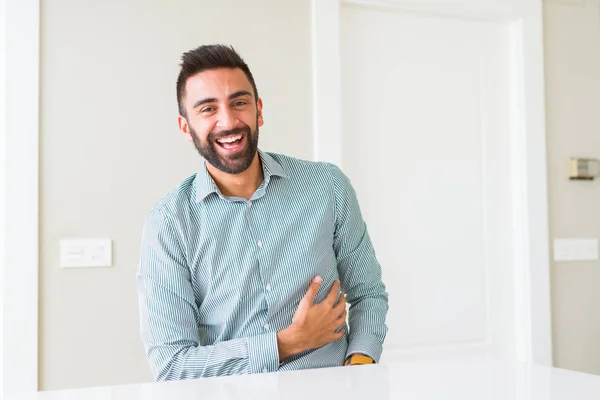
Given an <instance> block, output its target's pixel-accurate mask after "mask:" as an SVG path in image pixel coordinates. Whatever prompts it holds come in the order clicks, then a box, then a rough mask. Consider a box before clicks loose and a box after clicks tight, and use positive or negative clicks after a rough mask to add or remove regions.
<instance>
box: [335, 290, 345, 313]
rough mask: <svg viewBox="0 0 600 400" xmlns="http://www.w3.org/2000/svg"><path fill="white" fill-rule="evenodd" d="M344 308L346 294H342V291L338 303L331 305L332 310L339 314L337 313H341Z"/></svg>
mask: <svg viewBox="0 0 600 400" xmlns="http://www.w3.org/2000/svg"><path fill="white" fill-rule="evenodd" d="M345 309H346V296H344V293H342V294H341V295H340V298H339V300H338V303H337V304H336V305H335V306H333V310H334V311H335V312H337V313H338V315H339V313H341V312H342V310H345Z"/></svg>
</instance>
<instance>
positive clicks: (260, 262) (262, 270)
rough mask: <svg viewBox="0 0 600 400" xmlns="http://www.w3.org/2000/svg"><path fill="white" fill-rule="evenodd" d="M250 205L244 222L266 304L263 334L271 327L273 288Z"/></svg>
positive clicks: (249, 203)
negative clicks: (250, 241)
mask: <svg viewBox="0 0 600 400" xmlns="http://www.w3.org/2000/svg"><path fill="white" fill-rule="evenodd" d="M252 205H253V201H252V200H249V201H247V202H246V206H247V207H246V222H247V224H248V228H249V230H250V236H251V238H252V243H253V246H254V249H255V251H254V254H255V256H256V265H257V268H258V275H259V278H260V282H261V286H262V292H263V295H264V298H263V300H264V302H265V304H266V307H265V309H266V315H265V321H264V324H263V330H264V332H265V333H266V332H269V331H271V329H272V327H271V325H270V323H269V317H270V306H271V300H272V299H271V294H272V291H273V288H272V286H271V283H270V282H268V279H267V278H268V271H267V269H266V267H267V265H266V263H265V262H264V256H263V254H264V243H263V240H264V238H262V237H261V236H260V234H259V232H258V230H257V228H256V225H255V224H254V222H253V220H252Z"/></svg>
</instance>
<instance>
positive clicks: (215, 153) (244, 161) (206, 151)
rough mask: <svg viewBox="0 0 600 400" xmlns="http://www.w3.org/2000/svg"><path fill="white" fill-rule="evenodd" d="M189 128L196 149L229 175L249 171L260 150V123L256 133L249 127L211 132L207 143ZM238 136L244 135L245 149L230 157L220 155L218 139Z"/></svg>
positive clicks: (214, 165)
mask: <svg viewBox="0 0 600 400" xmlns="http://www.w3.org/2000/svg"><path fill="white" fill-rule="evenodd" d="M189 128H190V133H191V135H192V139H193V140H194V147H196V150H198V153H200V155H201V156H202V157H203V158H204V159H205V160H206V161H207V162H209V163H210V164H211V165H212V166H213V167H215V168H217V169H219V170H220V171H223V172H225V173H227V174H234V175H237V174H241V173H242V172H244V171H245V170H247V169H248V168H249V167H250V165H251V164H252V161H253V160H254V156H255V155H256V152H257V150H258V121H257V124H256V130H255V131H254V132H252V131H251V129H250V127H249V126H248V125H245V126H243V127H241V128H235V129H231V130H228V131H218V132H210V133H209V134H208V137H207V138H206V141H205V142H202V141H201V140H200V138H198V135H197V134H196V131H194V129H193V128H192V127H191V126H190V127H189ZM237 134H242V140H245V143H244V147H243V148H242V149H240V150H239V151H238V152H236V153H234V154H230V155H228V156H225V155H223V154H222V153H220V152H219V150H218V148H217V147H218V146H219V144H217V139H219V138H222V137H225V136H229V135H237Z"/></svg>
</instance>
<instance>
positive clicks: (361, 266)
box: [331, 165, 388, 362]
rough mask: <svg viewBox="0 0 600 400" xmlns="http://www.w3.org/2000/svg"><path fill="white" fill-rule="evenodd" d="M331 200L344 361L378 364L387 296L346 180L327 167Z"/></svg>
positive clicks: (386, 308) (335, 168) (383, 332)
mask: <svg viewBox="0 0 600 400" xmlns="http://www.w3.org/2000/svg"><path fill="white" fill-rule="evenodd" d="M331 169H332V174H333V192H334V198H335V232H334V239H333V247H334V250H335V254H336V258H337V263H338V271H339V274H340V283H341V286H342V290H343V291H344V293H345V294H346V300H347V302H348V303H349V304H350V309H349V312H348V322H349V327H350V332H349V338H348V341H349V344H348V350H347V353H346V358H347V357H349V356H351V355H352V354H356V353H361V354H365V355H367V356H369V357H371V358H372V359H373V360H375V361H376V362H378V361H379V358H380V356H381V351H382V345H383V341H384V339H385V335H386V333H387V326H386V324H385V317H386V315H387V311H388V294H387V292H386V289H385V285H384V284H383V281H382V277H381V266H380V265H379V262H378V261H377V258H376V257H375V250H374V249H373V244H372V243H371V239H370V237H369V233H368V232H367V226H366V224H365V221H364V220H363V218H362V214H361V212H360V207H359V205H358V199H357V197H356V192H355V191H354V188H353V187H352V185H351V184H350V180H349V179H348V177H347V176H346V175H344V173H343V172H342V171H341V170H340V169H339V168H338V167H337V166H335V165H331Z"/></svg>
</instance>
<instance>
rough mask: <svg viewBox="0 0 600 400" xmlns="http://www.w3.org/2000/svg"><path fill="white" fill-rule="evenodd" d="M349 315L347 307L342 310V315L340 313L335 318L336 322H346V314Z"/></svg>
mask: <svg viewBox="0 0 600 400" xmlns="http://www.w3.org/2000/svg"><path fill="white" fill-rule="evenodd" d="M347 315H348V313H347V312H346V309H345V308H344V310H343V311H342V313H341V314H340V315H338V317H337V318H336V319H335V321H336V322H340V321H341V322H342V323H344V322H345V321H346V316H347Z"/></svg>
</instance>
